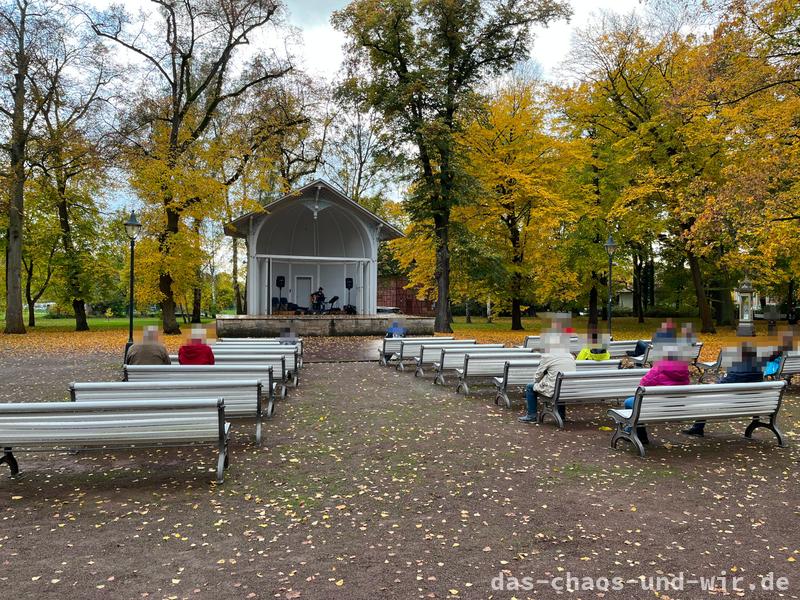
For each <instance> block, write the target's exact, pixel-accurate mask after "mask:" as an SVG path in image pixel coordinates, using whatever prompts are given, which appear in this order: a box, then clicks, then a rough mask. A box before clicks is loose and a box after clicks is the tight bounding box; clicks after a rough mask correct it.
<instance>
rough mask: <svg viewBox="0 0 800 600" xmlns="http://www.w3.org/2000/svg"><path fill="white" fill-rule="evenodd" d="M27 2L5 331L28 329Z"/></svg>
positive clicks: (14, 134) (18, 80)
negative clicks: (24, 243)
mask: <svg viewBox="0 0 800 600" xmlns="http://www.w3.org/2000/svg"><path fill="white" fill-rule="evenodd" d="M26 21H27V6H25V7H24V8H23V7H22V6H21V7H20V20H19V24H18V27H17V28H16V40H15V42H16V45H17V48H16V51H15V53H14V54H15V56H14V62H15V64H16V67H17V72H16V73H14V87H13V99H14V109H13V113H12V119H11V139H10V140H9V145H8V148H9V165H8V166H9V173H8V175H9V177H8V183H9V187H8V240H7V243H8V245H7V255H6V327H5V330H4V331H5V333H25V323H24V321H23V319H22V235H23V226H24V218H25V211H24V202H25V153H26V145H27V138H28V133H27V132H26V129H25V94H26V88H25V81H26V78H27V76H28V63H29V58H30V57H29V56H28V49H27V46H26V39H27V32H26Z"/></svg>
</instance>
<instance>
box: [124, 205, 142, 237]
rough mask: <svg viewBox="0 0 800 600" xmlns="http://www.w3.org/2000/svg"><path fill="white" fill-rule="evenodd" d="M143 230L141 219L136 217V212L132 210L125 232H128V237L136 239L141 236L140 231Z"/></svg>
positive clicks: (126, 222)
mask: <svg viewBox="0 0 800 600" xmlns="http://www.w3.org/2000/svg"><path fill="white" fill-rule="evenodd" d="M141 230H142V224H141V223H139V220H138V219H137V218H136V213H135V212H133V211H131V216H130V217H128V220H127V221H125V233H127V234H128V237H129V238H130V239H131V240H135V239H136V238H137V237H139V232H140V231H141Z"/></svg>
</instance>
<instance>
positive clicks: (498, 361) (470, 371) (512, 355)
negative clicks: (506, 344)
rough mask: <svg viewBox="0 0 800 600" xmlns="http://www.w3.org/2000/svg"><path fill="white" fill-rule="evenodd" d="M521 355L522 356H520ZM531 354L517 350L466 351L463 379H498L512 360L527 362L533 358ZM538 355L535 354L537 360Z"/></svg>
mask: <svg viewBox="0 0 800 600" xmlns="http://www.w3.org/2000/svg"><path fill="white" fill-rule="evenodd" d="M520 354H522V356H520ZM533 356H534V355H533V352H530V353H528V352H525V353H521V352H519V350H517V351H513V350H509V349H505V352H483V353H474V352H471V351H469V350H467V352H466V354H465V355H464V366H463V373H462V376H463V377H499V376H501V375H502V374H503V371H504V370H505V367H506V363H507V362H509V361H513V360H514V359H522V360H525V359H527V360H526V362H529V361H530V359H531V358H532V357H533ZM539 356H540V355H539V354H536V355H535V357H536V358H538V357H539Z"/></svg>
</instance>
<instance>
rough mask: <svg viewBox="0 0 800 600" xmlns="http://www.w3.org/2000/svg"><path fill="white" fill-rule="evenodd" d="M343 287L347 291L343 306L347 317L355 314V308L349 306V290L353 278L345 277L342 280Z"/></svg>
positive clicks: (351, 287)
mask: <svg viewBox="0 0 800 600" xmlns="http://www.w3.org/2000/svg"><path fill="white" fill-rule="evenodd" d="M344 287H345V288H346V289H347V304H345V306H344V312H345V314H348V315H354V314H356V307H355V306H353V305H352V304H350V290H352V289H353V278H352V277H345V278H344Z"/></svg>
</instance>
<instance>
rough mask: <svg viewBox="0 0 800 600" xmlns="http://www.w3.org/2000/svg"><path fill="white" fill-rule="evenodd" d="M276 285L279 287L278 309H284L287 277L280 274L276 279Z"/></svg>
mask: <svg viewBox="0 0 800 600" xmlns="http://www.w3.org/2000/svg"><path fill="white" fill-rule="evenodd" d="M275 285H276V286H277V287H278V310H282V309H283V288H284V287H286V277H284V276H283V275H278V277H277V278H276V279H275Z"/></svg>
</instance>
